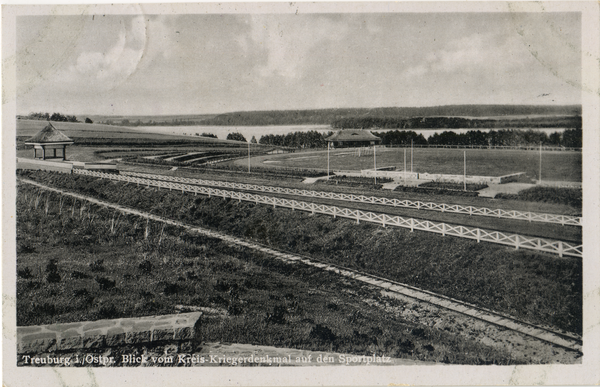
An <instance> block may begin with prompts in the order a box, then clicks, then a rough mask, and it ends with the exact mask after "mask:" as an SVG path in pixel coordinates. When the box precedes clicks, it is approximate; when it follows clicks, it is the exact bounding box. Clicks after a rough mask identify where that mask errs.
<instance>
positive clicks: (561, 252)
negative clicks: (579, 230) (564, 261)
mask: <svg viewBox="0 0 600 387" xmlns="http://www.w3.org/2000/svg"><path fill="white" fill-rule="evenodd" d="M558 256H559V257H561V258H562V256H563V243H562V242H560V241H559V242H558Z"/></svg>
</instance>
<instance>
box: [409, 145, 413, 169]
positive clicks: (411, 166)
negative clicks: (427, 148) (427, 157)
mask: <svg viewBox="0 0 600 387" xmlns="http://www.w3.org/2000/svg"><path fill="white" fill-rule="evenodd" d="M412 171H413V140H412V138H411V139H410V173H412Z"/></svg>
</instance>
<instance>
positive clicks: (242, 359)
mask: <svg viewBox="0 0 600 387" xmlns="http://www.w3.org/2000/svg"><path fill="white" fill-rule="evenodd" d="M116 360H117V359H115V358H114V357H112V356H111V357H105V356H101V355H100V356H99V355H83V356H81V355H79V356H78V355H75V356H74V357H67V356H60V357H58V356H49V355H46V356H29V355H25V356H23V358H22V359H21V364H22V365H30V366H31V365H33V366H48V365H58V366H67V367H68V366H70V365H79V366H115V365H122V366H129V365H134V366H135V365H141V364H144V365H153V364H156V365H167V364H168V365H173V366H186V365H209V366H210V365H213V364H215V365H230V366H237V365H259V364H260V365H273V364H276V365H279V364H284V365H285V364H311V363H316V364H346V365H377V364H389V363H391V362H392V360H391V358H390V357H388V356H383V355H382V356H378V355H376V354H372V355H370V356H369V355H337V357H334V356H331V355H326V354H319V355H316V356H313V355H306V356H292V355H287V356H270V355H254V354H251V355H250V356H224V355H198V354H193V355H190V354H177V355H163V356H146V355H137V354H136V355H133V354H130V355H121V359H120V360H121V364H117V361H116Z"/></svg>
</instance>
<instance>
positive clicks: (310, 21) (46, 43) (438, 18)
mask: <svg viewBox="0 0 600 387" xmlns="http://www.w3.org/2000/svg"><path fill="white" fill-rule="evenodd" d="M16 28H17V38H16V54H17V55H16V58H17V114H29V113H31V112H61V113H63V114H75V115H81V114H89V115H94V114H96V115H113V114H114V115H160V114H215V113H223V112H232V111H250V110H284V109H322V108H342V107H366V108H369V107H394V106H435V105H454V104H580V103H581V87H580V84H581V54H580V53H581V16H580V14H578V13H364V14H361V13H337V14H336V13H328V14H302V13H301V14H255V13H253V14H207V15H203V14H195V15H185V14H183V15H170V14H163V15H142V14H140V15H93V16H90V15H87V16H81V15H67V16H19V17H17V27H16Z"/></svg>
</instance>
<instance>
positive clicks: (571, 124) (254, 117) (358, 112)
mask: <svg viewBox="0 0 600 387" xmlns="http://www.w3.org/2000/svg"><path fill="white" fill-rule="evenodd" d="M526 117H528V118H526ZM24 118H29V119H42V120H46V119H50V120H52V121H62V120H66V121H70V122H78V121H77V118H76V117H75V116H65V115H63V114H60V113H54V114H52V115H50V114H48V113H31V114H30V115H28V116H26V117H24ZM86 118H87V119H86V121H88V119H89V121H92V120H93V122H97V123H102V124H108V125H121V126H191V125H205V126H209V125H215V126H236V125H237V126H269V125H331V126H332V127H333V128H364V129H370V128H382V129H424V128H490V129H494V128H498V129H500V128H517V127H521V128H536V127H546V128H552V127H563V128H564V127H568V128H579V127H581V105H562V106H548V105H445V106H428V107H387V108H370V109H369V108H340V109H312V110H272V111H249V112H232V113H224V114H217V115H214V114H210V115H209V114H186V115H179V116H177V115H170V116H160V115H157V116H154V115H146V116H95V115H90V116H87V117H86ZM80 121H84V119H83V118H80Z"/></svg>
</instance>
